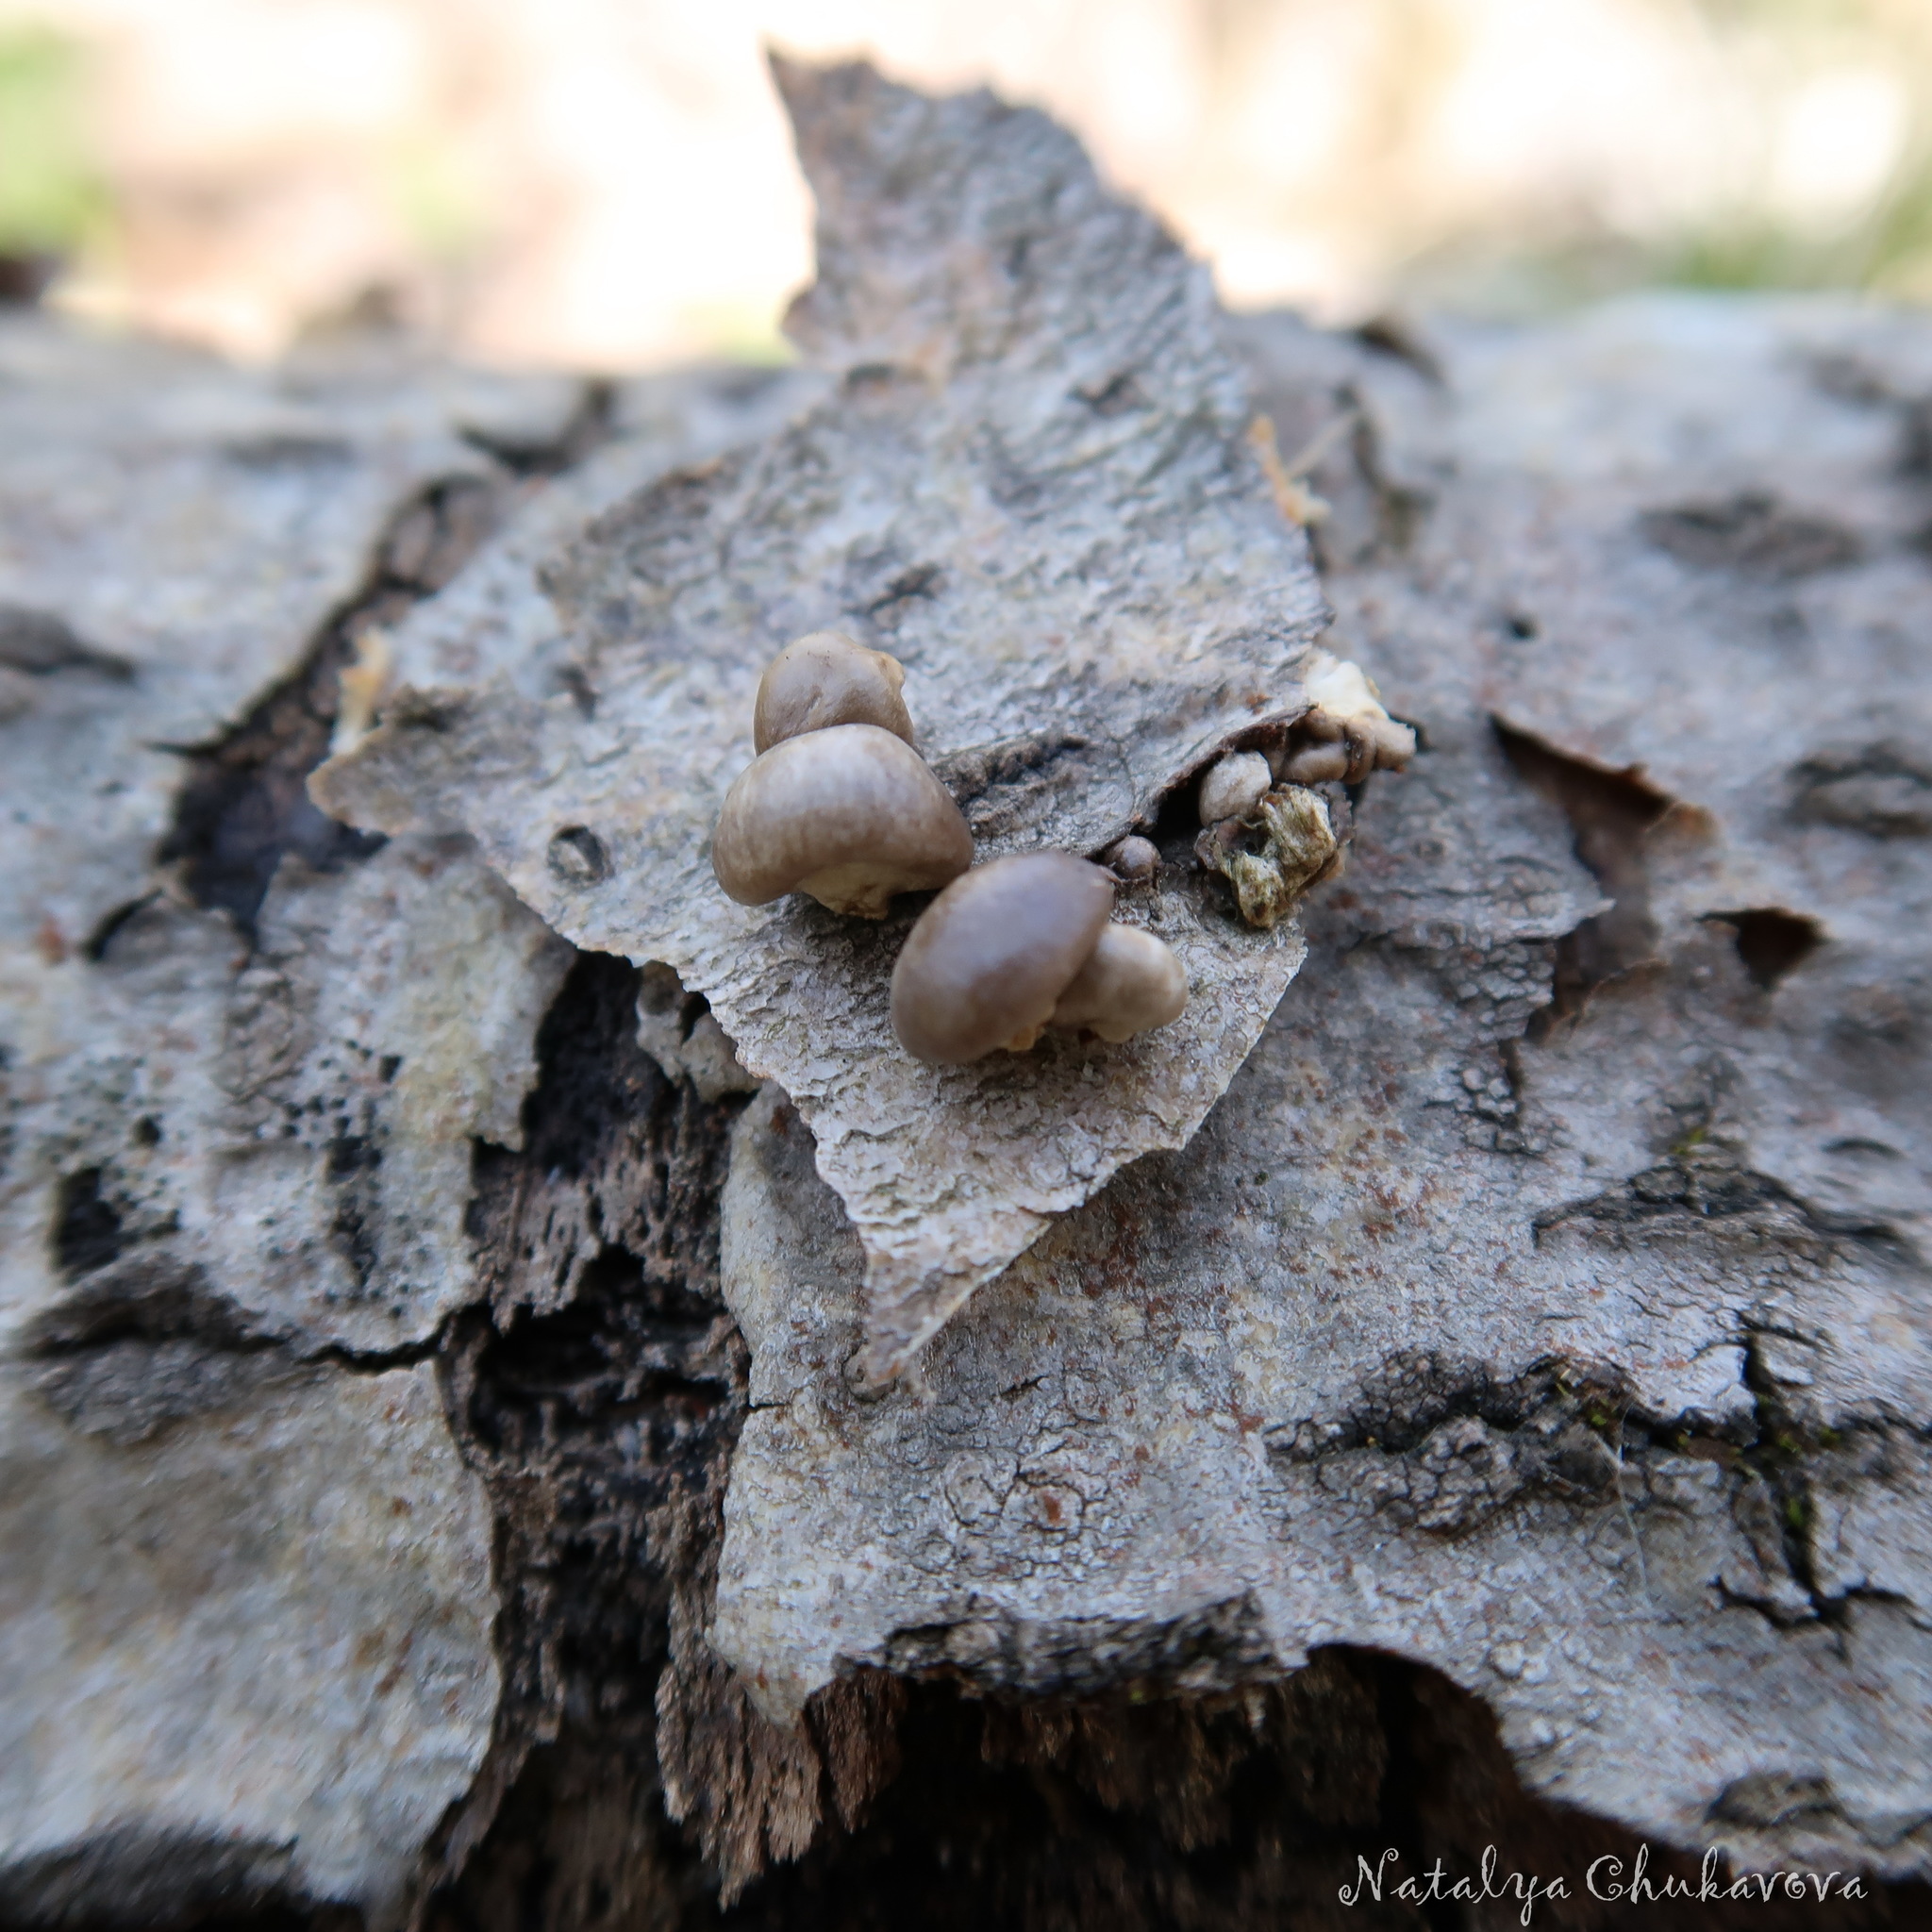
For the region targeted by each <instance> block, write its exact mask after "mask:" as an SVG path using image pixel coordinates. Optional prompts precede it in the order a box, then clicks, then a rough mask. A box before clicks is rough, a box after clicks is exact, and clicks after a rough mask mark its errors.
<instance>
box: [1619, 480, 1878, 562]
mask: <svg viewBox="0 0 1932 1932" xmlns="http://www.w3.org/2000/svg"><path fill="white" fill-rule="evenodd" d="M1639 525H1640V527H1641V529H1642V531H1643V534H1644V535H1645V536H1646V537H1647V538H1648V539H1649V540H1650V541H1651V542H1653V543H1655V544H1656V545H1657V547H1658V548H1659V549H1660V550H1665V551H1668V552H1669V553H1670V554H1671V556H1673V557H1674V558H1676V559H1677V560H1678V561H1679V562H1680V563H1688V564H1690V565H1691V566H1692V567H1693V568H1695V569H1699V570H1728V571H1736V572H1739V573H1740V574H1742V575H1752V576H1764V577H1774V578H1789V577H1802V576H1809V575H1813V574H1814V573H1815V572H1818V571H1822V570H1836V569H1839V568H1840V567H1842V566H1843V565H1845V564H1848V563H1856V562H1857V559H1858V558H1859V557H1860V556H1861V555H1863V552H1864V545H1863V544H1862V543H1861V542H1860V541H1858V537H1857V533H1856V532H1855V531H1853V530H1850V529H1848V528H1846V526H1845V525H1842V524H1840V523H1834V522H1832V521H1830V520H1829V519H1827V518H1824V517H1817V516H1807V515H1804V514H1802V513H1800V512H1798V511H1794V510H1789V509H1786V508H1783V506H1781V505H1780V504H1779V502H1778V500H1777V498H1776V497H1775V496H1774V495H1773V494H1772V493H1771V492H1770V491H1764V490H1741V491H1738V492H1737V493H1736V494H1735V495H1732V496H1726V497H1720V498H1714V499H1712V500H1710V501H1708V502H1699V503H1686V504H1679V505H1677V506H1675V507H1674V508H1669V509H1656V510H1647V511H1645V512H1644V514H1643V515H1642V516H1641V518H1640V519H1639Z"/></svg>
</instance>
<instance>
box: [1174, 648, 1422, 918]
mask: <svg viewBox="0 0 1932 1932" xmlns="http://www.w3.org/2000/svg"><path fill="white" fill-rule="evenodd" d="M1307 694H1308V696H1309V697H1310V699H1312V700H1313V703H1312V705H1311V706H1310V708H1309V709H1308V710H1307V711H1305V712H1304V713H1303V714H1302V716H1301V717H1299V718H1298V719H1296V720H1295V722H1294V724H1293V726H1292V728H1291V730H1290V731H1289V732H1288V733H1287V735H1286V736H1284V737H1282V738H1280V739H1279V740H1277V741H1274V742H1272V743H1271V744H1270V745H1269V746H1268V748H1267V749H1266V750H1257V751H1234V752H1228V753H1226V754H1225V755H1224V756H1223V757H1222V758H1218V759H1217V760H1216V761H1215V762H1214V763H1213V764H1212V765H1210V766H1209V767H1208V771H1207V772H1206V773H1205V774H1204V775H1203V776H1202V779H1201V784H1200V789H1199V791H1197V792H1196V793H1195V804H1196V806H1197V808H1198V809H1199V812H1200V818H1201V835H1200V838H1199V839H1198V840H1197V841H1195V845H1194V852H1195V856H1196V858H1199V860H1200V862H1201V863H1202V865H1204V866H1205V867H1207V869H1208V871H1210V872H1218V873H1220V874H1222V876H1223V877H1224V878H1225V879H1226V880H1227V882H1228V884H1229V885H1231V886H1232V887H1233V888H1234V894H1235V903H1236V904H1237V905H1238V906H1239V907H1240V908H1241V917H1242V918H1243V919H1245V920H1246V921H1247V922H1248V924H1250V925H1257V926H1262V927H1270V926H1274V925H1275V924H1279V922H1280V921H1281V920H1282V919H1284V918H1285V917H1286V916H1287V915H1288V913H1289V912H1290V911H1291V910H1292V909H1293V907H1294V905H1295V903H1296V901H1297V900H1299V899H1300V898H1301V897H1302V895H1303V894H1304V893H1306V892H1307V891H1308V889H1309V888H1310V887H1311V886H1315V885H1318V884H1320V883H1321V881H1322V880H1323V879H1324V878H1331V877H1333V876H1334V874H1336V873H1337V872H1338V871H1339V870H1340V869H1341V853H1342V846H1341V841H1342V836H1343V834H1344V832H1345V831H1346V824H1338V823H1337V820H1338V817H1339V816H1341V814H1343V813H1345V812H1346V810H1347V799H1346V794H1345V793H1341V792H1337V791H1330V793H1329V794H1328V795H1326V796H1324V793H1323V792H1322V791H1317V790H1315V789H1314V788H1316V787H1317V786H1328V787H1331V788H1332V787H1334V786H1338V785H1340V786H1354V785H1359V784H1361V783H1362V782H1363V781H1364V780H1365V779H1366V778H1367V777H1368V775H1369V774H1370V773H1371V772H1373V771H1375V770H1377V769H1380V770H1385V771H1396V772H1399V771H1401V770H1402V768H1403V767H1404V766H1405V765H1407V763H1408V761H1409V759H1410V758H1413V757H1414V756H1415V749H1416V745H1415V733H1414V732H1413V731H1412V730H1411V729H1410V728H1409V727H1408V726H1407V724H1398V723H1397V722H1396V721H1395V720H1394V719H1393V718H1391V716H1390V715H1389V713H1388V712H1387V711H1386V710H1385V709H1384V708H1383V706H1382V701H1381V699H1380V698H1379V697H1378V696H1377V695H1376V693H1375V688H1374V685H1372V684H1371V683H1370V682H1369V680H1368V679H1367V678H1366V677H1365V676H1363V675H1362V673H1361V671H1360V669H1359V668H1358V667H1357V666H1356V665H1354V664H1350V663H1347V662H1344V661H1343V660H1341V659H1340V658H1332V657H1329V656H1328V655H1327V654H1326V653H1325V652H1324V654H1323V655H1322V657H1321V658H1318V659H1317V661H1316V665H1315V669H1314V671H1313V673H1312V675H1310V676H1309V677H1308V679H1307Z"/></svg>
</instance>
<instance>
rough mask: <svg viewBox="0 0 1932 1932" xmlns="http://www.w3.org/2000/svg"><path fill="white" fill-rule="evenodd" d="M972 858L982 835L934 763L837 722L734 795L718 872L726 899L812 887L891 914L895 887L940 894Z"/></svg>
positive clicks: (784, 753)
mask: <svg viewBox="0 0 1932 1932" xmlns="http://www.w3.org/2000/svg"><path fill="white" fill-rule="evenodd" d="M972 863H973V834H972V833H971V832H970V831H969V830H968V829H967V826H966V821H965V820H964V819H963V818H962V817H961V816H960V814H959V808H958V806H957V805H955V804H954V803H953V800H952V795H951V794H950V793H949V792H948V791H946V789H945V787H944V786H943V785H941V783H940V781H939V780H938V779H937V778H936V777H934V776H933V774H932V771H931V769H930V768H929V767H928V766H927V764H926V762H925V760H924V758H921V757H920V756H919V754H918V753H917V752H916V751H914V750H913V749H912V748H911V746H910V745H908V744H907V743H906V741H904V740H903V739H900V738H895V737H894V736H893V735H892V734H891V732H890V731H887V730H885V729H883V728H882V727H881V726H879V725H877V724H834V725H831V726H830V727H828V728H827V729H824V730H821V731H808V732H805V733H803V734H802V735H801V736H799V737H796V738H787V739H783V740H781V741H779V742H778V743H776V744H774V746H773V747H772V748H771V750H770V751H767V752H764V753H762V754H760V756H758V758H754V759H753V760H752V761H751V763H750V764H748V765H747V766H746V767H745V768H744V770H743V771H741V773H740V774H738V776H737V778H736V779H735V780H734V781H733V782H732V786H731V790H730V791H727V792H726V793H725V794H724V810H723V811H721V812H720V813H719V814H718V829H717V831H716V833H715V834H714V835H713V837H712V840H711V869H712V871H713V872H715V873H716V874H717V875H718V883H719V884H720V885H721V886H722V887H724V891H725V894H726V896H727V897H729V898H732V899H736V900H737V901H738V903H739V904H740V905H741V906H765V905H769V904H770V903H771V901H772V900H774V899H777V898H781V897H783V895H784V894H785V893H787V892H806V893H808V894H809V895H810V896H811V897H812V898H814V899H816V900H817V901H818V902H819V904H820V905H821V906H824V907H827V908H830V910H832V911H834V912H851V913H857V914H858V916H859V917H860V918H862V919H882V918H883V917H884V916H885V911H886V906H887V903H888V901H890V900H891V897H892V895H893V894H894V893H895V892H922V891H931V890H932V889H933V888H934V887H936V886H943V885H944V884H945V883H946V882H947V881H948V880H949V879H953V878H957V877H958V875H959V874H961V873H963V872H964V871H965V870H966V868H967V867H968V866H969V865H971V864H972Z"/></svg>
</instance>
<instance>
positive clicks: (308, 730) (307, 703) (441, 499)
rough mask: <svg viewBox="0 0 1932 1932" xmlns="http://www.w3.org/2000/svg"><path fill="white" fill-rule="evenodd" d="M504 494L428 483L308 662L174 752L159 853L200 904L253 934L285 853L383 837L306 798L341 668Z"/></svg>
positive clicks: (393, 525) (335, 865)
mask: <svg viewBox="0 0 1932 1932" xmlns="http://www.w3.org/2000/svg"><path fill="white" fill-rule="evenodd" d="M506 491H507V486H506V485H505V484H504V483H503V482H501V481H499V480H496V479H492V478H487V477H482V476H470V475H460V476H444V477H439V478H438V479H437V480H436V481H434V482H432V483H428V484H426V485H425V486H424V488H423V489H421V490H420V491H417V492H416V494H415V495H414V496H412V497H411V498H410V499H409V500H408V502H407V503H406V504H404V505H403V507H402V508H400V509H399V510H397V511H396V513H395V514H394V515H393V516H392V517H391V519H390V522H389V525H388V527H387V528H386V529H385V530H384V532H383V534H382V536H381V537H380V538H379V539H378V540H377V542H376V545H375V558H374V560H373V561H372V563H371V565H370V570H369V575H368V576H367V577H366V578H365V579H364V581H363V584H362V587H361V588H360V589H359V590H358V591H357V592H356V593H355V594H354V595H353V596H352V597H351V598H350V599H349V600H348V601H347V602H346V603H345V604H343V605H342V606H341V608H338V609H337V610H335V611H333V612H331V613H330V615H329V617H328V618H327V619H326V620H325V623H324V624H323V626H322V629H321V631H320V632H319V633H318V634H317V636H316V638H315V641H313V642H312V643H311V644H310V645H309V647H308V650H307V651H306V652H305V653H304V655H303V658H302V660H301V662H300V663H299V664H297V665H296V666H295V668H294V669H293V670H292V671H291V672H290V673H289V674H288V675H286V676H285V677H282V678H280V679H278V680H277V681H276V682H275V684H273V685H271V686H270V687H269V689H268V690H267V691H265V692H264V693H263V694H262V696H261V697H259V698H258V699H257V700H256V702H255V703H254V704H253V705H252V706H251V707H250V708H249V709H248V710H247V711H246V712H245V713H244V714H243V715H242V718H241V719H240V720H238V721H237V723H236V724H233V725H231V726H230V727H229V728H228V730H227V731H225V733H223V735H222V736H221V737H220V738H219V739H217V740H215V741H212V742H210V743H207V744H199V745H185V746H181V747H179V750H180V751H181V755H182V757H183V758H185V759H186V760H187V762H188V775H187V778H186V780H185V782H184V783H183V785H182V788H181V792H180V795H179V797H178V798H177V799H176V801H175V823H174V825H173V827H172V828H171V829H170V831H169V832H168V834H167V836H166V838H164V839H163V840H162V841H161V846H160V850H159V852H158V855H157V857H158V859H159V860H160V862H161V863H163V864H174V865H177V866H178V867H179V868H180V874H181V879H182V883H183V885H184V886H185V887H186V889H187V891H188V892H189V894H190V896H191V897H192V899H193V900H194V902H195V904H196V905H198V906H203V907H207V908H214V909H219V910H222V911H225V912H226V913H227V914H228V915H229V916H230V917H231V918H232V919H233V920H234V921H235V924H236V925H237V926H238V927H239V928H240V929H241V930H242V933H243V934H245V935H246V936H247V937H248V938H249V940H250V941H253V939H254V936H255V919H256V914H257V913H258V911H259V910H260V909H261V902H262V899H263V897H264V896H265V894H266V893H267V891H268V888H269V882H270V880H271V879H273V878H274V877H275V868H276V866H278V865H279V864H280V863H281V861H282V858H283V856H284V855H285V854H288V853H293V854H294V855H295V856H297V857H298V858H302V859H304V860H306V861H307V862H308V864H309V865H310V866H312V867H314V868H315V869H316V870H317V871H319V872H329V871H335V870H338V869H339V868H341V866H343V865H346V864H349V863H351V862H353V861H354V860H355V859H357V858H365V857H367V855H368V854H370V853H371V852H374V851H375V849H376V848H377V847H378V846H379V845H380V844H381V842H382V841H381V839H380V837H379V836H377V835H375V834H371V833H366V832H358V831H356V830H354V829H352V828H351V827H349V826H347V825H342V824H337V822H336V821H335V820H333V819H331V818H329V817H327V816H326V815H325V813H324V812H323V811H322V810H321V809H320V808H318V807H317V806H316V805H314V804H313V803H312V802H311V801H310V799H309V796H308V774H309V773H310V772H312V771H313V770H314V769H315V767H316V766H317V765H319V764H320V763H321V762H322V761H323V759H324V758H326V757H327V756H328V747H329V738H330V734H331V733H332V731H333V730H334V727H335V720H336V713H337V709H338V708H339V705H340V702H341V675H342V672H343V671H344V670H345V669H346V668H347V667H348V666H349V664H351V663H352V662H353V661H354V660H355V658H356V656H357V652H358V642H359V641H360V639H361V638H362V637H363V636H364V635H365V634H367V633H368V632H369V631H371V630H375V629H380V628H382V627H383V626H385V625H394V624H397V623H399V622H400V621H401V620H402V619H403V618H404V617H406V616H407V615H408V612H409V611H410V609H411V608H414V606H415V605H417V604H419V603H420V602H422V600H423V599H424V598H425V597H428V596H432V595H433V594H434V593H435V592H436V591H440V590H441V588H442V587H443V586H444V585H445V584H446V583H448V582H449V580H450V579H451V578H452V577H453V576H454V575H456V574H457V572H458V569H460V568H461V566H462V565H463V563H464V562H465V561H466V560H467V559H468V558H469V557H470V556H471V554H472V553H473V552H474V551H475V549H476V547H477V546H478V545H479V544H480V543H481V542H482V541H483V540H484V539H485V538H486V537H488V536H489V535H490V533H491V530H492V529H493V528H494V527H495V525H496V523H497V521H498V518H499V517H500V515H501V514H502V511H503V508H504V504H505V500H506Z"/></svg>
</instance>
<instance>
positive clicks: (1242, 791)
mask: <svg viewBox="0 0 1932 1932" xmlns="http://www.w3.org/2000/svg"><path fill="white" fill-rule="evenodd" d="M1272 784H1274V774H1273V773H1272V772H1271V771H1270V770H1269V769H1268V760H1267V759H1266V758H1263V757H1262V756H1261V754H1260V753H1259V752H1257V751H1231V752H1229V753H1228V755H1227V756H1226V757H1225V758H1222V759H1220V760H1219V761H1218V762H1217V763H1216V764H1214V765H1211V766H1210V767H1209V768H1208V775H1207V776H1206V777H1204V778H1203V779H1202V780H1201V790H1200V792H1199V794H1198V802H1199V805H1200V808H1201V823H1202V824H1204V825H1213V824H1220V822H1221V821H1222V820H1223V819H1243V818H1246V817H1247V816H1248V814H1249V813H1250V812H1252V811H1253V810H1254V809H1255V808H1256V807H1257V805H1259V804H1260V802H1261V794H1262V793H1263V792H1264V791H1267V790H1268V788H1269V786H1271V785H1272Z"/></svg>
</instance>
